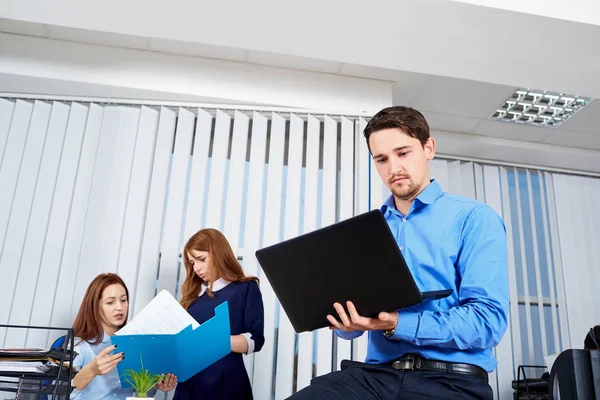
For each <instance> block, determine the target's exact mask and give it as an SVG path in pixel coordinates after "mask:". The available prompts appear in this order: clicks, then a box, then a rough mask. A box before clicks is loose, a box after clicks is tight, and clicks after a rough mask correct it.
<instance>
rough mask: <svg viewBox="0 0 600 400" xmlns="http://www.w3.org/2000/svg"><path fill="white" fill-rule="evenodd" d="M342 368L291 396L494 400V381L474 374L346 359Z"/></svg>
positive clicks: (300, 399)
mask: <svg viewBox="0 0 600 400" xmlns="http://www.w3.org/2000/svg"><path fill="white" fill-rule="evenodd" d="M341 367H342V368H341V371H336V372H332V373H329V374H326V375H323V376H319V377H316V378H314V379H313V380H312V382H311V384H310V386H308V387H306V388H304V389H302V390H301V391H299V392H297V393H296V394H294V395H293V396H291V397H289V398H288V400H371V399H372V400H375V399H377V400H404V399H410V400H420V399H424V400H433V399H446V400H454V399H456V400H469V399H480V400H492V399H493V397H494V396H493V392H492V388H491V387H490V385H489V384H488V383H487V382H486V381H484V380H483V379H481V378H478V377H476V376H472V375H464V374H457V373H446V372H434V371H400V370H396V369H393V368H392V367H391V366H390V365H372V364H364V363H359V362H354V361H348V360H344V361H342V365H341Z"/></svg>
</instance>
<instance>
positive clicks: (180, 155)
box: [0, 99, 369, 399]
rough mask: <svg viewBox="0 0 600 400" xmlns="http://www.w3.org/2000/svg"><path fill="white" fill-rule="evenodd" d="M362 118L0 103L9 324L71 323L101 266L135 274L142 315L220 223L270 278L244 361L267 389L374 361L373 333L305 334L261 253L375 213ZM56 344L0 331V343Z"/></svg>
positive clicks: (129, 280) (173, 287)
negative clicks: (191, 241) (261, 319)
mask: <svg viewBox="0 0 600 400" xmlns="http://www.w3.org/2000/svg"><path fill="white" fill-rule="evenodd" d="M362 125H364V120H361V119H358V118H354V117H344V116H330V115H306V114H293V113H264V112H241V111H231V110H217V109H202V108H199V109H187V108H178V109H171V108H165V107H162V108H152V107H145V106H119V105H103V104H94V103H88V104H81V103H67V102H44V101H23V100H8V99H0V146H1V147H0V157H1V158H0V187H2V191H1V192H0V246H1V247H0V273H1V274H2V276H3V281H4V284H3V290H2V291H0V303H1V304H3V307H1V308H0V323H9V324H15V325H41V326H47V325H51V326H69V325H70V324H71V323H72V321H73V319H74V317H75V314H76V313H77V310H78V308H79V304H80V301H81V299H82V298H83V295H84V291H85V289H86V288H87V285H88V284H89V283H90V281H91V280H92V279H93V278H94V277H95V276H96V275H97V274H99V273H102V272H116V273H118V274H119V275H120V276H121V277H122V278H123V279H124V281H125V282H126V284H127V286H128V288H129V290H130V315H131V316H133V315H135V314H136V312H138V311H139V310H140V309H141V308H142V307H143V306H144V305H145V304H147V303H148V302H149V301H150V300H151V299H152V297H153V296H154V295H155V294H156V293H157V291H159V290H162V289H167V290H169V291H170V292H171V293H173V294H174V295H175V296H177V295H178V290H179V285H180V284H181V283H182V281H183V279H184V277H185V271H184V267H183V265H182V263H181V249H182V246H183V244H184V243H185V241H186V240H187V238H189V237H190V236H191V235H192V234H193V233H195V232H196V231H197V230H199V229H201V228H205V227H212V228H217V229H219V230H221V231H222V232H224V234H225V235H226V237H227V239H228V240H229V242H230V244H231V246H232V247H233V249H234V251H235V252H236V254H237V256H238V258H239V259H241V262H242V265H243V268H244V269H245V272H246V273H247V274H251V275H257V276H259V278H260V279H261V292H262V295H263V301H264V306H265V338H266V343H265V345H264V347H263V349H262V351H260V352H258V353H256V354H255V355H251V356H248V357H245V363H246V366H247V369H248V372H249V374H250V377H251V379H252V384H253V390H254V392H255V396H256V398H261V399H268V398H285V397H287V396H289V395H291V394H292V393H293V391H295V390H298V389H301V388H302V387H304V386H306V385H308V384H309V382H310V379H312V378H313V377H314V376H316V375H317V374H319V375H320V374H324V373H327V372H329V371H331V370H332V369H333V368H336V366H337V365H339V360H341V359H343V358H351V357H352V358H354V359H359V358H361V359H364V355H365V348H366V346H365V343H366V342H365V339H364V338H362V339H359V340H356V341H355V343H354V344H353V343H351V342H347V341H338V340H337V339H336V338H334V337H333V335H332V332H331V331H330V330H329V329H322V330H319V331H316V332H313V333H303V334H301V335H297V334H296V333H295V332H294V331H293V329H292V326H291V324H290V322H289V320H288V318H287V316H286V314H285V312H283V310H282V309H281V307H280V305H279V303H278V301H277V299H276V297H275V294H274V293H273V290H272V288H271V287H270V285H269V282H268V280H267V279H266V277H264V276H262V274H261V271H260V268H258V265H257V262H256V259H255V257H254V252H255V251H256V250H257V249H258V248H260V247H263V246H267V245H270V244H273V243H276V242H278V241H280V240H283V239H287V238H291V237H294V236H297V235H299V234H301V233H304V232H308V231H311V230H314V229H317V228H319V227H322V226H325V225H329V224H332V223H335V222H337V221H339V220H340V219H345V218H348V217H351V216H352V215H354V214H355V213H357V212H362V211H367V209H368V206H369V201H368V198H369V191H368V179H366V178H367V177H366V176H365V175H364V174H363V175H361V176H362V177H363V180H362V182H361V181H359V180H358V177H359V175H357V174H356V173H355V171H356V170H357V168H356V165H359V166H360V168H362V169H363V170H365V171H368V164H366V163H365V160H367V162H368V154H367V153H366V148H365V147H364V146H362V145H361V146H357V141H358V140H360V139H361V138H360V135H356V134H355V132H357V129H358V128H360V126H362ZM361 144H362V143H361ZM365 167H366V168H365ZM315 278H316V279H318V277H315ZM307 293H310V288H307ZM54 339H55V337H52V336H51V334H49V333H48V332H46V331H33V330H32V331H30V332H28V333H27V335H23V334H22V332H19V331H17V330H7V331H2V332H0V345H3V346H11V347H22V346H25V345H27V346H47V345H48V344H49V343H50V342H52V341H53V340H54ZM255 364H256V365H260V368H256V369H254V365H255Z"/></svg>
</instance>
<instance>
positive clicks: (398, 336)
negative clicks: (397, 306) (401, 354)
mask: <svg viewBox="0 0 600 400" xmlns="http://www.w3.org/2000/svg"><path fill="white" fill-rule="evenodd" d="M420 321H421V313H420V312H417V311H407V310H398V324H397V325H396V332H395V333H394V334H393V335H392V337H390V339H394V340H403V341H405V342H410V343H413V342H414V341H415V338H416V337H417V330H418V329H419V322H420Z"/></svg>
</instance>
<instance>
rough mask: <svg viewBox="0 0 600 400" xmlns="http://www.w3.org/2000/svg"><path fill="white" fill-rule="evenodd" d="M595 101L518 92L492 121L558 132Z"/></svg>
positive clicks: (586, 98)
mask: <svg viewBox="0 0 600 400" xmlns="http://www.w3.org/2000/svg"><path fill="white" fill-rule="evenodd" d="M593 100H594V99H592V98H590V97H581V96H573V95H567V94H563V93H553V92H546V91H543V90H529V89H518V90H517V91H516V92H515V93H514V94H513V95H512V96H510V97H509V98H508V99H506V101H505V102H504V104H502V106H501V107H500V108H498V109H497V110H496V111H495V112H494V113H493V114H492V115H490V117H489V119H491V120H497V121H504V122H515V123H518V124H529V125H537V126H547V127H552V128H556V127H558V126H560V125H562V124H563V123H564V122H565V121H566V120H568V119H569V118H571V117H572V116H573V115H575V114H576V113H577V112H579V111H581V110H582V109H583V108H584V107H585V106H587V105H588V104H590V103H591V102H592V101H593Z"/></svg>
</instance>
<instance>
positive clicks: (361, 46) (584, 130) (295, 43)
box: [0, 0, 600, 171]
mask: <svg viewBox="0 0 600 400" xmlns="http://www.w3.org/2000/svg"><path fill="white" fill-rule="evenodd" d="M24 1H25V0H24ZM178 1H179V2H185V1H186V0H178ZM580 1H581V0H580ZM265 2H266V3H269V4H270V6H271V8H269V9H268V10H269V11H270V12H271V13H272V14H271V17H272V18H271V20H269V21H263V22H264V23H267V22H269V23H273V27H272V28H273V30H274V31H276V35H275V34H273V31H269V32H270V34H271V36H269V38H270V39H271V41H270V42H269V41H265V40H263V41H259V38H258V36H257V35H262V34H264V33H265V29H263V28H264V27H260V26H256V23H257V20H256V19H254V20H253V18H252V15H249V16H248V18H249V19H250V20H251V21H250V22H253V23H254V24H255V29H253V30H248V31H244V32H242V33H243V34H242V35H240V36H243V37H242V38H238V37H236V38H235V40H233V39H231V38H230V35H228V34H225V33H224V30H226V29H229V27H230V24H231V20H232V19H231V18H230V17H233V20H236V21H237V20H238V18H237V17H235V16H232V15H228V17H227V18H223V19H222V21H219V22H222V24H221V25H222V26H221V27H219V26H217V25H218V24H214V23H213V22H214V21H213V22H210V26H211V27H212V31H211V32H210V33H211V35H210V37H209V36H207V33H206V32H205V30H206V29H205V28H202V29H201V28H197V27H187V26H185V27H180V29H179V30H177V31H176V32H175V33H173V34H172V35H167V34H166V33H164V32H165V30H164V29H163V28H164V27H163V28H161V29H157V30H155V31H153V32H154V33H155V34H154V35H152V36H151V35H147V34H145V32H146V33H147V32H149V30H148V26H149V25H152V21H153V18H154V17H155V16H154V14H152V13H153V12H154V11H152V10H150V11H148V10H146V12H147V13H148V15H147V20H146V21H141V22H140V21H139V20H136V21H134V22H131V24H132V25H133V27H131V29H129V27H125V26H124V25H119V23H118V21H117V22H114V21H112V22H114V23H113V28H111V29H112V31H109V30H108V29H105V30H104V31H102V30H89V29H81V27H80V25H81V24H83V22H85V21H86V19H80V20H78V21H79V22H78V23H77V24H76V23H75V22H71V26H58V25H54V24H50V23H39V22H32V20H33V19H34V18H30V21H27V20H25V18H22V19H20V20H17V19H10V18H0V32H10V33H17V34H23V35H31V36H39V37H48V38H54V39H59V40H67V41H75V42H83V43H92V44H99V45H104V46H114V47H125V48H135V49H143V50H149V51H156V52H165V53H173V54H181V55H188V56H194V57H208V58H216V59H223V60H231V61H238V62H246V63H254V64H262V65H269V66H277V67H283V68H292V69H297V70H307V71H317V72H324V73H330V74H340V75H349V76H356V77H362V78H370V79H377V80H384V81H389V82H393V83H394V93H393V99H394V104H402V105H410V106H412V107H415V108H416V109H418V110H420V111H422V112H423V113H424V114H425V116H426V117H427V119H428V121H429V123H430V125H431V128H432V130H433V131H435V132H450V133H464V134H467V135H468V136H463V137H461V140H460V141H454V142H453V143H454V145H457V144H456V143H458V142H460V143H461V146H465V147H467V148H468V147H473V146H475V147H477V146H478V144H476V139H477V138H495V139H505V140H508V141H516V142H531V143H540V144H544V145H546V144H547V145H558V146H561V147H563V148H573V149H585V150H600V100H598V101H594V102H593V103H592V104H591V105H589V106H588V107H587V108H585V109H584V110H583V111H581V112H580V113H578V114H577V115H575V116H574V117H572V118H571V119H569V120H568V121H567V122H566V123H565V124H563V125H562V126H561V127H559V128H542V127H536V126H526V125H519V124H509V123H505V122H498V121H490V120H488V116H489V115H491V114H492V113H493V112H494V110H495V109H496V108H498V107H499V106H500V105H501V104H502V103H503V102H504V100H505V99H506V98H507V97H508V96H510V95H511V94H512V93H513V92H514V90H515V89H517V88H518V87H528V88H531V89H542V90H563V91H564V92H566V93H569V94H580V95H592V96H597V97H600V75H598V71H600V52H597V51H592V49H593V48H597V44H598V43H600V27H599V26H595V25H584V24H581V23H577V22H573V21H566V20H556V19H552V18H547V17H541V16H536V15H527V14H522V13H516V12H510V11H506V10H498V9H493V8H488V7H477V6H474V5H470V4H463V3H465V2H453V1H437V0H431V1H429V0H428V1H422V2H414V1H397V2H396V3H397V4H398V7H400V10H401V11H404V12H410V15H411V17H412V18H410V19H406V18H402V19H398V18H397V15H396V16H395V17H394V18H396V19H389V18H388V17H387V16H386V17H385V18H383V17H382V18H383V20H382V21H380V22H379V23H377V21H370V20H369V19H368V18H367V16H363V14H364V9H363V8H364V7H363V6H361V7H358V4H355V5H356V7H346V8H344V9H343V10H342V9H339V10H337V14H338V15H337V16H333V15H331V18H330V19H329V20H328V23H326V24H324V23H323V18H322V16H321V15H319V14H318V13H315V14H312V17H313V18H312V19H306V20H305V22H307V24H306V25H305V26H304V28H303V29H305V32H304V33H303V34H304V42H306V43H304V42H302V40H300V39H299V38H298V37H296V36H294V37H291V36H290V35H292V33H290V32H287V31H285V30H284V29H283V28H282V26H281V24H280V23H281V21H280V19H281V18H283V16H285V15H288V16H289V17H286V18H287V22H288V25H289V27H290V29H298V27H297V25H296V23H295V22H293V21H292V20H295V18H291V17H292V16H295V17H296V18H299V17H302V16H303V15H305V14H304V11H302V12H300V11H298V12H296V13H294V12H292V10H291V9H286V7H283V6H281V7H279V6H277V7H274V5H273V4H272V3H270V0H266V1H265ZM21 3H22V2H21ZM25 3H27V1H25ZM25 3H23V4H25ZM109 3H110V2H109ZM384 3H385V4H386V5H388V6H389V5H390V4H391V3H390V2H387V1H386V2H384ZM396 3H394V4H396ZM417 3H418V4H417ZM449 3H454V4H449ZM467 3H468V2H467ZM488 3H490V4H489V5H492V6H495V4H491V3H494V2H488ZM19 4H20V3H19ZM432 5H435V6H437V8H435V9H433V8H431V7H432ZM89 6H90V5H87V6H86V7H89ZM330 6H332V5H330ZM23 7H24V6H23ZM74 7H75V6H74ZM77 7H78V6H77ZM106 7H110V5H107V6H106ZM210 7H213V8H214V7H217V8H218V6H216V5H214V4H213V5H211V6H210ZM273 7H274V8H273ZM290 7H292V6H290ZM515 7H516V5H515ZM349 8H350V10H348V9H349ZM354 8H356V10H355V9H354ZM15 10H16V9H15ZM211 10H212V12H215V13H216V12H217V11H216V9H212V8H211V9H210V10H209V9H206V10H204V11H205V14H206V15H210V14H211ZM383 10H384V11H385V7H384V8H383ZM41 11H43V10H40V9H37V11H35V12H37V13H41ZM76 11H77V10H75V11H73V10H71V13H70V14H69V17H71V18H74V17H75V16H78V14H77V12H76ZM88 11H89V12H90V13H93V12H92V10H88ZM96 11H98V10H96ZM129 11H130V10H129ZM129 11H128V10H127V9H124V10H122V12H123V15H125V16H126V15H128V14H127V13H128V12H129ZM325 11H326V10H325V9H323V12H325ZM396 11H398V10H396ZM426 11H427V12H426ZM20 12H21V10H16V11H15V12H14V13H13V14H14V15H13V14H11V12H10V10H9V11H8V12H2V11H0V17H1V16H3V15H7V14H8V16H13V17H14V16H15V15H17V14H19V13H20ZM31 12H32V13H34V14H35V12H34V11H31ZM165 12H167V11H165ZM188 12H193V10H192V9H190V10H188ZM352 12H355V13H357V14H356V15H359V14H358V13H361V12H362V14H361V19H360V20H355V21H353V22H352V23H351V24H350V25H351V26H352V30H349V29H350V26H348V24H347V23H341V24H340V21H346V22H348V21H351V20H352V19H351V18H350V17H349V16H350V15H351V13H352ZM390 12H391V11H390ZM464 12H470V13H471V14H470V15H469V18H467V17H466V15H463V14H462V13H464ZM380 14H382V13H378V14H377V15H380ZM383 14H385V13H383ZM19 15H20V14H19ZM19 15H17V16H19ZM36 15H37V14H36ZM40 15H41V14H40ZM206 15H204V17H206ZM353 15H354V14H353ZM399 15H400V14H399ZM344 16H346V17H348V18H346V19H345V20H344ZM444 16H445V17H446V18H444ZM579 16H581V15H580V14H579ZM122 17H123V16H122ZM213 17H214V15H213ZM278 17H279V18H278ZM19 18H20V17H19ZM40 18H41V17H39V18H38V20H39V19H40ZM61 18H63V17H61ZM64 18H66V17H64ZM64 18H63V19H60V21H61V22H63V23H65V25H68V24H66V22H69V21H68V20H67V19H64ZM138 19H139V18H138ZM47 20H48V21H50V22H52V21H55V22H56V21H59V19H58V17H56V18H55V19H52V17H51V16H49V17H48V18H47ZM101 20H102V18H99V19H94V20H93V23H90V24H88V25H89V26H92V27H95V28H98V29H103V28H102V26H103V25H102V24H103V22H102V21H101ZM448 20H450V21H452V22H453V23H452V24H449V23H448ZM598 20H599V21H600V18H599V19H598ZM65 21H66V22H65ZM336 21H337V22H336ZM390 21H396V22H397V24H398V25H400V26H398V27H394V29H396V28H397V30H396V31H392V30H391V29H392V28H391V27H389V26H383V25H385V24H389V23H390ZM105 22H106V23H105V25H104V26H108V25H107V24H108V21H105ZM436 24H437V26H436ZM511 24H513V25H511ZM78 25H79V26H78ZM250 26H251V24H250V23H248V24H247V25H244V26H243V27H242V28H240V29H243V28H244V27H246V28H248V27H250ZM509 26H518V27H520V28H519V29H508V27H509ZM432 27H436V28H437V30H436V31H435V32H432V29H433V28H432ZM119 28H121V31H120V32H118V30H119ZM194 29H196V30H194ZM536 30H537V32H538V35H539V38H538V39H539V40H538V39H536V37H537V36H535V35H534V36H531V37H530V39H531V40H527V41H522V38H523V37H529V36H526V35H525V36H524V35H523V32H525V31H528V32H534V31H536ZM355 31H357V32H361V33H362V35H363V36H364V37H363V38H359V37H357V36H356V32H355ZM123 32H130V33H123ZM131 32H134V33H135V32H137V33H140V34H139V35H136V34H132V33H131ZM323 32H327V35H324V34H323ZM417 32H418V33H417ZM239 33H240V32H238V34H239ZM342 33H344V34H346V37H343V36H344V35H342ZM432 33H436V35H434V36H432ZM567 33H568V34H567ZM319 34H320V35H321V36H320V37H319V39H322V40H321V41H320V42H319V43H320V45H319V46H315V43H316V42H315V41H314V40H313V39H314V36H315V35H317V36H318V35H319ZM186 35H187V36H186ZM378 35H379V36H378ZM226 37H229V38H230V39H231V40H230V41H229V43H228V44H230V45H228V46H226V45H223V44H224V41H223V40H224V39H223V38H226ZM542 37H544V38H545V39H543V40H542V39H541V38H542ZM373 38H378V40H373ZM548 38H551V40H550V39H548ZM185 39H189V40H185ZM246 39H248V40H250V39H252V40H254V42H252V46H250V45H248V44H247V43H248V42H246V41H245V40H246ZM261 39H262V38H261ZM366 39H369V40H366ZM434 39H435V40H434ZM567 39H568V40H567ZM282 40H283V41H284V42H285V40H287V42H288V44H289V46H288V47H286V49H285V51H282V50H281V47H279V51H277V49H278V47H277V45H278V44H279V42H281V41H282ZM344 40H345V41H346V42H348V43H346V48H345V52H342V51H341V50H340V48H339V47H340V46H341V44H340V43H344ZM542 42H543V46H542V45H540V43H542ZM244 43H246V44H244ZM391 44H393V46H391ZM311 45H312V46H311ZM336 46H337V47H336ZM324 48H327V49H329V50H330V51H329V52H327V51H323V50H324ZM558 51H560V54H559V53H558ZM384 56H385V57H384ZM352 61H355V62H352ZM403 67H406V68H403ZM409 70H412V71H415V70H418V71H423V72H429V73H418V72H409ZM434 73H436V75H434ZM467 77H468V78H470V79H465V78H467ZM542 85H543V86H544V87H541V86H542ZM0 89H1V88H0ZM571 89H572V90H571ZM446 137H449V136H446ZM464 138H471V140H470V141H469V140H466V141H465V140H464ZM474 140H475V141H474ZM516 142H515V143H516ZM507 143H508V142H507ZM513 147H515V149H517V147H518V146H513ZM549 149H550V148H549ZM478 151H479V150H478ZM515 151H517V150H515ZM522 151H525V149H522ZM474 152H475V150H473V151H472V153H473V154H474ZM483 153H485V152H483ZM483 153H482V154H483ZM524 154H525V153H524ZM540 154H542V153H540ZM599 154H600V153H599ZM484 155H485V156H487V157H489V154H487V153H486V154H484ZM593 156H594V154H593V153H592V154H589V157H590V159H592V158H594V157H593ZM523 157H532V159H533V158H535V157H536V156H535V155H524V156H523ZM523 157H521V158H520V159H522V158H523ZM596 164H598V166H589V167H588V168H584V169H588V170H598V171H600V163H596Z"/></svg>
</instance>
